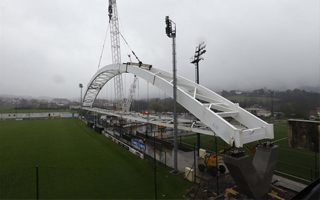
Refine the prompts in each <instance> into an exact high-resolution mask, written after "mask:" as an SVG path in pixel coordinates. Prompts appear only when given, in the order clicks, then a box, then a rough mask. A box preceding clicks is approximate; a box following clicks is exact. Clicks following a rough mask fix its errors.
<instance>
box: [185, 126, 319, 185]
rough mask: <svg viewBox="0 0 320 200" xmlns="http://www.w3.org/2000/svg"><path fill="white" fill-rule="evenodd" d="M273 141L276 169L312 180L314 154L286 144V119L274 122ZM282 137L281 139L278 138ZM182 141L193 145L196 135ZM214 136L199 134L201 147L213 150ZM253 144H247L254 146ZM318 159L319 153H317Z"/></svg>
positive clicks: (220, 146)
mask: <svg viewBox="0 0 320 200" xmlns="http://www.w3.org/2000/svg"><path fill="white" fill-rule="evenodd" d="M274 132H275V139H274V140H275V141H277V140H279V141H278V142H276V144H278V145H279V159H278V163H277V167H276V169H277V170H278V171H281V172H285V173H288V174H290V175H293V176H297V177H300V178H303V179H307V180H312V179H314V176H315V154H314V153H313V152H310V151H306V150H301V149H293V148H290V147H289V146H288V140H287V132H288V124H287V122H286V120H283V121H276V122H274ZM280 139H282V140H280ZM182 141H183V142H185V143H188V144H191V145H193V144H194V143H195V142H196V136H195V135H194V136H189V137H185V138H183V139H182ZM214 141H215V140H214V137H212V136H203V135H202V136H201V148H204V149H209V150H211V151H214V150H215V145H214V144H215V143H214ZM254 145H255V144H249V146H252V147H254ZM226 147H228V145H227V144H226V143H225V142H223V141H222V140H218V148H219V149H220V150H221V149H223V148H226ZM318 160H319V154H318Z"/></svg>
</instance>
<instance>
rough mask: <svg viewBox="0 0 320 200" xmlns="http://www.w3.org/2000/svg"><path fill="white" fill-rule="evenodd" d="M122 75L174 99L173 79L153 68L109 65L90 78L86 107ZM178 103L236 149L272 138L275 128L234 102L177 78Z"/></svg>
mask: <svg viewBox="0 0 320 200" xmlns="http://www.w3.org/2000/svg"><path fill="white" fill-rule="evenodd" d="M122 73H131V74H134V75H136V76H138V77H140V78H142V79H144V80H146V81H147V82H149V83H150V84H152V85H154V86H155V87H157V88H159V89H160V90H162V91H164V92H165V93H166V94H167V95H169V96H171V97H172V94H173V76H172V74H171V73H169V72H166V71H163V70H160V69H156V68H154V67H152V68H150V67H148V66H147V67H146V66H144V65H143V66H140V67H139V65H138V64H135V63H127V64H121V65H120V67H119V65H115V64H112V65H107V66H105V67H103V68H101V69H100V70H99V71H98V72H97V73H96V74H95V75H94V76H93V78H92V79H91V81H90V82H89V84H88V87H87V89H86V93H85V96H84V98H83V106H85V107H92V105H93V102H94V101H95V99H96V97H97V96H98V94H99V92H100V90H101V89H102V88H103V86H104V85H105V84H106V83H107V82H108V81H109V80H111V79H112V78H113V77H115V76H117V75H120V74H122ZM177 102H178V103H179V104H180V105H182V106H183V107H184V108H186V109H187V110H188V111H189V112H190V113H192V114H193V115H194V116H195V117H197V118H198V119H199V120H200V121H201V122H202V123H204V124H205V125H206V126H208V127H209V128H210V129H211V130H212V131H213V132H212V134H209V135H217V136H219V137H220V138H221V139H223V140H224V141H225V142H227V143H228V144H230V145H233V144H234V145H235V146H236V147H242V146H243V145H244V144H246V143H250V142H253V141H258V140H262V139H273V137H274V135H273V125H272V124H268V123H266V122H265V121H263V120H261V119H260V118H258V117H256V116H254V115H253V114H251V113H250V112H248V111H246V110H245V109H243V108H241V107H240V106H239V105H238V104H235V103H232V102H231V101H229V100H227V99H225V98H224V97H222V96H220V95H219V94H217V93H215V92H213V91H211V90H209V89H208V88H206V87H204V86H201V85H198V84H196V83H194V82H192V81H190V80H188V79H186V78H183V77H177Z"/></svg>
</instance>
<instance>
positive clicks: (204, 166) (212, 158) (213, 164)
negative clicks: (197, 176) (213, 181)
mask: <svg viewBox="0 0 320 200" xmlns="http://www.w3.org/2000/svg"><path fill="white" fill-rule="evenodd" d="M217 159H218V160H217ZM217 165H218V166H217ZM198 168H199V171H201V172H205V171H207V172H208V173H209V174H210V175H212V176H216V175H217V172H218V171H219V173H220V174H224V173H225V172H226V167H225V166H224V164H223V158H222V157H221V156H218V158H217V156H216V154H215V153H205V152H203V153H202V155H200V159H199V160H198Z"/></svg>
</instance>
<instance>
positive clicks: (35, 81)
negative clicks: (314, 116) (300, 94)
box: [0, 0, 320, 98]
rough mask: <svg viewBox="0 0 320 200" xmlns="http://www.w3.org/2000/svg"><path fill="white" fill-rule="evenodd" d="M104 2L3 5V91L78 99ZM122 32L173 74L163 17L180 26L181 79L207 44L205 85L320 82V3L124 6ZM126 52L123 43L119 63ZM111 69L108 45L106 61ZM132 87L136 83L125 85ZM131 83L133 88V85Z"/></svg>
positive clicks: (100, 34) (93, 57)
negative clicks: (197, 49)
mask: <svg viewBox="0 0 320 200" xmlns="http://www.w3.org/2000/svg"><path fill="white" fill-rule="evenodd" d="M107 4H108V1H107V0H86V1H85V0H82V1H81V0H27V1H26V0H0V94H14V95H30V96H51V97H68V98H72V97H77V96H78V93H79V89H78V83H80V82H82V83H84V85H86V84H87V83H88V81H89V80H90V79H91V77H92V75H93V74H94V73H95V71H96V70H97V63H98V58H99V54H100V51H101V45H102V41H103V38H104V32H105V29H106V26H107ZM118 11H119V18H120V27H121V32H122V33H123V34H124V35H125V37H126V39H127V40H128V42H129V43H130V45H131V47H132V48H133V49H134V50H135V52H136V53H137V55H138V56H139V57H140V59H141V60H142V61H143V62H145V63H150V64H153V65H154V66H156V67H158V68H161V69H164V70H168V71H170V70H171V46H170V45H171V41H170V40H169V38H167V37H166V35H165V32H164V27H165V24H164V17H165V16H166V15H169V16H170V17H171V18H172V19H173V20H174V21H175V22H176V23H177V45H178V46H177V48H178V49H177V51H178V73H179V75H182V76H185V77H187V78H189V79H192V80H194V67H193V66H192V65H191V64H190V63H189V61H190V57H191V56H192V55H193V53H194V49H195V46H196V45H197V44H198V43H199V42H201V41H205V42H206V43H207V53H206V54H205V56H204V57H205V60H204V61H203V62H202V63H201V68H200V70H201V71H200V75H201V78H200V82H201V83H203V85H205V86H207V87H209V88H211V89H214V90H221V89H255V88H261V87H268V88H280V89H287V88H289V89H290V88H294V87H300V86H305V85H310V86H317V85H319V83H320V64H319V63H320V61H319V60H320V57H319V56H320V41H319V38H320V25H319V23H320V21H319V18H320V16H319V13H320V3H319V0H179V1H178V0H176V1H172V0H158V1H156V0H118ZM128 52H129V50H128V49H127V48H126V47H125V46H124V45H122V53H123V61H127V60H128V59H127V56H126V55H127V54H128ZM109 63H110V42H109V38H108V39H107V43H106V52H105V55H104V59H103V64H104V65H105V64H109ZM127 84H128V85H129V84H130V81H127ZM128 87H129V86H127V88H128Z"/></svg>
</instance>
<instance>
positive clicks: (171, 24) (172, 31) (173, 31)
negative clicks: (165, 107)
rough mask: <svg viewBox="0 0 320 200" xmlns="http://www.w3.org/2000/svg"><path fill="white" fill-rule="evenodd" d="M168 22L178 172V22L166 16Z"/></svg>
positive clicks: (175, 161) (174, 144) (175, 170)
mask: <svg viewBox="0 0 320 200" xmlns="http://www.w3.org/2000/svg"><path fill="white" fill-rule="evenodd" d="M165 22H166V34H167V36H168V37H169V38H172V65H173V101H174V103H173V138H174V140H173V146H174V151H173V166H174V173H178V144H177V134H178V119H177V69H176V65H177V60H176V32H177V29H176V24H175V23H174V22H173V21H172V20H170V18H169V16H166V18H165Z"/></svg>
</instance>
